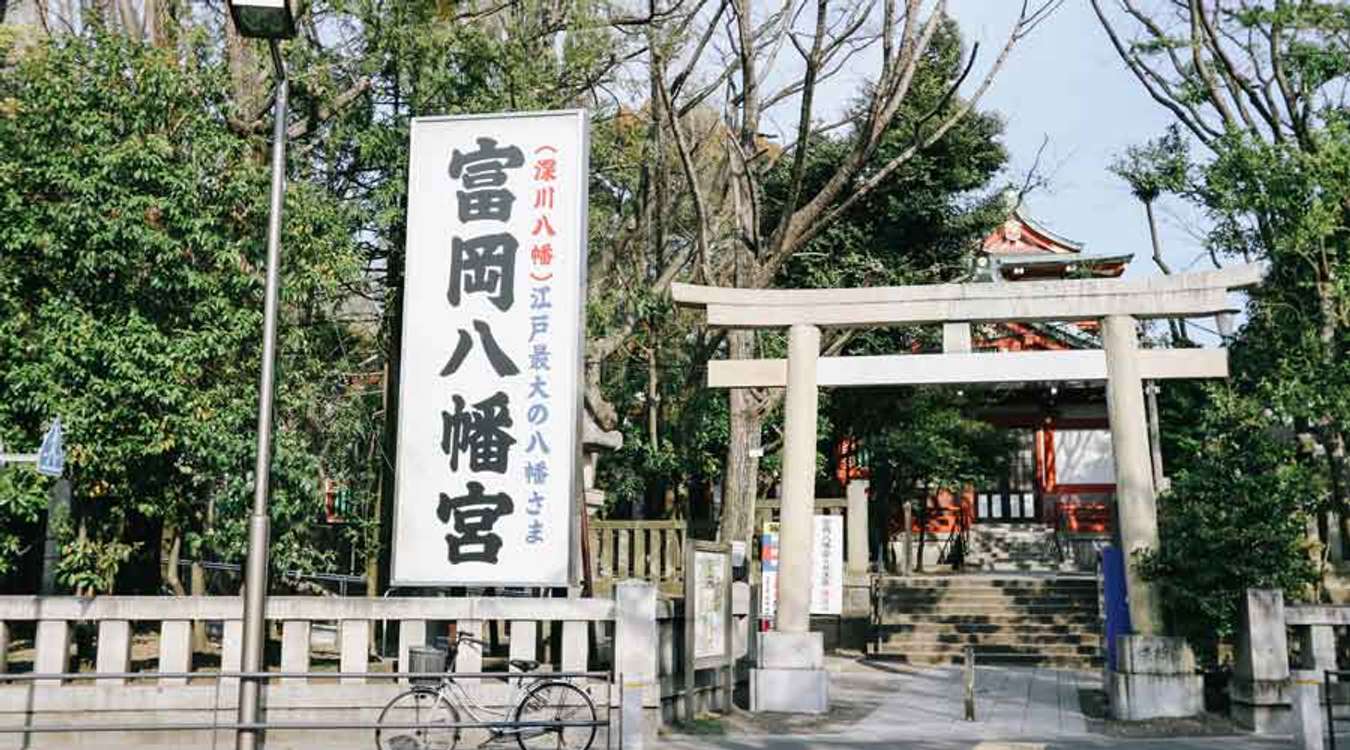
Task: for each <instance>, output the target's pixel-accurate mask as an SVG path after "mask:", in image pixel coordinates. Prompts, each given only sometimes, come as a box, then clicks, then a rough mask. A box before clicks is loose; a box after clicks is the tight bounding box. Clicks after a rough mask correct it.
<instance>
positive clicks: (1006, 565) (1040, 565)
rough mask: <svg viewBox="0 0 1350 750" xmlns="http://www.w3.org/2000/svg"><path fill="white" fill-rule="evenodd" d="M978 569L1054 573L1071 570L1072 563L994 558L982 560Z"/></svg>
mask: <svg viewBox="0 0 1350 750" xmlns="http://www.w3.org/2000/svg"><path fill="white" fill-rule="evenodd" d="M979 569H980V570H982V571H985V572H988V573H1016V572H1026V573H1055V572H1059V571H1069V570H1073V569H1074V568H1073V563H1067V562H1064V563H1061V562H1054V563H1047V562H1040V561H1004V560H995V561H993V562H984V563H981V564H980V565H979Z"/></svg>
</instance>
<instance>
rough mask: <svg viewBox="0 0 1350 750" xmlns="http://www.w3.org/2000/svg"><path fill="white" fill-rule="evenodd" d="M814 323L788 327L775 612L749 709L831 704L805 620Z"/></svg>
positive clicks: (815, 637) (811, 708)
mask: <svg viewBox="0 0 1350 750" xmlns="http://www.w3.org/2000/svg"><path fill="white" fill-rule="evenodd" d="M819 358H820V329H818V328H816V327H815V326H811V325H794V326H792V328H791V329H790V330H789V331H788V372H787V397H786V399H785V406H784V420H783V421H784V425H783V492H782V514H781V516H780V518H779V526H778V538H779V553H778V554H779V562H778V615H777V619H776V620H775V623H774V627H775V630H774V631H773V632H771V633H765V634H764V639H763V643H762V650H761V651H760V663H759V669H755V670H753V671H752V672H751V675H750V708H751V710H755V711H784V712H795V713H824V712H825V711H827V710H828V709H829V678H828V675H826V673H825V669H824V667H825V644H824V640H823V637H822V635H821V634H820V633H812V632H810V626H811V549H812V532H813V525H814V523H815V522H814V516H815V505H816V499H815V495H816V407H817V404H818V400H819V399H818V390H817V388H816V362H817V360H818V359H819Z"/></svg>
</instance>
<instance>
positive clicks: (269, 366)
mask: <svg viewBox="0 0 1350 750" xmlns="http://www.w3.org/2000/svg"><path fill="white" fill-rule="evenodd" d="M290 3H291V0H230V15H231V16H233V17H234V23H235V27H236V28H238V29H239V33H240V35H242V36H245V37H251V38H260V39H266V40H267V42H268V46H269V47H270V50H271V53H272V67H273V69H274V70H275V71H276V79H277V90H276V105H275V107H274V109H273V113H272V114H273V118H274V122H273V124H272V195H271V207H270V210H269V215H268V220H267V282H266V284H267V285H266V291H265V294H264V301H263V351H262V374H261V376H260V377H259V382H258V445H257V455H256V460H255V463H254V467H253V513H252V515H251V516H250V518H249V524H248V565H247V567H246V568H245V573H244V628H243V630H244V642H243V644H242V645H243V648H242V657H243V658H242V659H241V665H240V666H241V668H242V671H244V672H261V671H262V670H263V644H264V641H265V639H266V632H265V625H266V618H265V612H266V607H267V558H268V542H269V535H270V533H271V532H270V528H269V527H270V523H269V519H268V513H267V494H268V484H269V480H270V478H271V466H272V385H273V380H274V379H275V378H274V376H275V371H276V367H275V362H276V349H277V289H278V287H279V286H280V266H281V209H282V204H283V202H284V198H285V195H286V104H287V97H288V95H289V94H290V81H289V79H287V77H286V63H285V61H283V60H282V59H281V48H280V45H279V42H278V40H280V39H288V38H290V37H293V36H295V15H294V13H293V12H292V10H291V6H290ZM259 692H260V685H259V682H258V680H257V679H253V678H244V679H241V680H240V681H239V725H240V728H239V730H238V732H237V733H236V734H235V747H236V748H237V749H238V750H253V749H254V748H256V747H258V746H259V745H260V744H262V743H261V742H259V739H260V738H261V737H262V730H260V729H258V728H257V727H256V724H257V723H258V694H259Z"/></svg>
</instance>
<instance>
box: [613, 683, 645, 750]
mask: <svg viewBox="0 0 1350 750" xmlns="http://www.w3.org/2000/svg"><path fill="white" fill-rule="evenodd" d="M619 684H620V685H622V686H623V687H622V689H621V691H620V694H619V706H620V708H619V725H620V728H619V747H622V748H624V749H625V750H628V748H636V750H642V747H643V745H644V742H645V740H646V737H645V735H644V733H643V717H642V693H643V690H644V688H645V687H646V686H645V684H644V683H643V682H641V681H639V680H621V681H620V683H619Z"/></svg>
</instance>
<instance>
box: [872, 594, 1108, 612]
mask: <svg viewBox="0 0 1350 750" xmlns="http://www.w3.org/2000/svg"><path fill="white" fill-rule="evenodd" d="M882 603H883V605H884V606H885V607H887V608H888V609H889V608H892V607H896V608H910V609H912V610H916V611H922V608H924V607H935V606H938V605H949V606H952V607H963V606H967V605H969V606H972V607H1008V608H1010V609H1016V608H1021V607H1083V608H1090V609H1092V610H1094V611H1095V610H1096V609H1097V597H1095V596H1093V597H1088V596H1074V595H1065V594H1054V595H1049V596H1029V595H1014V596H1008V595H1006V594H993V593H990V594H985V593H980V594H966V593H960V594H938V595H936V596H934V595H931V594H925V593H919V592H914V593H898V594H886V595H885V596H883V598H882Z"/></svg>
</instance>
